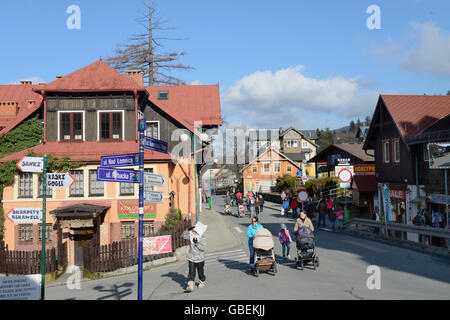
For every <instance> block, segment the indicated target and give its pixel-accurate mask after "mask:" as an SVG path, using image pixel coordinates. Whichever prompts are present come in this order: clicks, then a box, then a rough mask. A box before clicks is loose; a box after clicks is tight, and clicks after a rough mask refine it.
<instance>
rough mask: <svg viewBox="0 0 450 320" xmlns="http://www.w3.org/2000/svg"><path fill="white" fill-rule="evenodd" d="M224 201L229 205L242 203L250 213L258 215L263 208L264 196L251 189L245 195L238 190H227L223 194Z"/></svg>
mask: <svg viewBox="0 0 450 320" xmlns="http://www.w3.org/2000/svg"><path fill="white" fill-rule="evenodd" d="M225 203H229V204H231V205H233V204H236V205H239V204H241V205H244V206H246V207H247V210H248V211H249V212H250V215H251V216H253V215H259V214H260V213H261V212H263V210H264V198H263V196H262V195H261V194H258V193H255V192H253V191H251V190H250V191H248V192H247V193H246V194H245V196H244V195H243V194H242V193H241V192H240V191H236V193H231V192H228V191H227V193H226V195H225Z"/></svg>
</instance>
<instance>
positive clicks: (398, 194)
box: [389, 189, 405, 200]
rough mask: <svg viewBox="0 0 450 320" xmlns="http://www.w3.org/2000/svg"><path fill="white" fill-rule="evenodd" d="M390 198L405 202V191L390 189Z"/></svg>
mask: <svg viewBox="0 0 450 320" xmlns="http://www.w3.org/2000/svg"><path fill="white" fill-rule="evenodd" d="M389 197H390V198H393V199H401V200H405V190H398V189H390V190H389Z"/></svg>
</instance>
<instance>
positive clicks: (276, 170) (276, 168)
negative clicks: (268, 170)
mask: <svg viewBox="0 0 450 320" xmlns="http://www.w3.org/2000/svg"><path fill="white" fill-rule="evenodd" d="M273 168H274V169H273V171H274V172H280V171H281V163H280V162H275V163H274V164H273Z"/></svg>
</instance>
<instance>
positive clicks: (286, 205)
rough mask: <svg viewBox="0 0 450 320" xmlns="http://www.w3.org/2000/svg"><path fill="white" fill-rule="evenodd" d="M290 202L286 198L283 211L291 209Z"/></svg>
mask: <svg viewBox="0 0 450 320" xmlns="http://www.w3.org/2000/svg"><path fill="white" fill-rule="evenodd" d="M289 204H290V203H289V200H288V199H287V198H286V199H285V200H283V209H288V208H289Z"/></svg>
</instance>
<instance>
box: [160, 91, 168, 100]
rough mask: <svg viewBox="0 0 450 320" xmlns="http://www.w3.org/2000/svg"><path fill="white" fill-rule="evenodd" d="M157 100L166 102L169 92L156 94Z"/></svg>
mask: <svg viewBox="0 0 450 320" xmlns="http://www.w3.org/2000/svg"><path fill="white" fill-rule="evenodd" d="M158 99H159V100H167V99H169V91H159V92H158Z"/></svg>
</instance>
